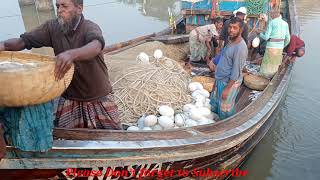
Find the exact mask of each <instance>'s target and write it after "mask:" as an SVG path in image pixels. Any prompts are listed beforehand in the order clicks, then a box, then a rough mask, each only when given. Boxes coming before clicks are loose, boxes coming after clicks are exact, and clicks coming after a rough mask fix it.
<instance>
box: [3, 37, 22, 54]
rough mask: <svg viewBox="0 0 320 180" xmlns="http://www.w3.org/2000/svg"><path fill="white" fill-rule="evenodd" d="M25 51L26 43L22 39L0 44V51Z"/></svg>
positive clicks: (9, 40)
mask: <svg viewBox="0 0 320 180" xmlns="http://www.w3.org/2000/svg"><path fill="white" fill-rule="evenodd" d="M23 49H25V43H24V41H23V40H22V39H21V38H14V39H8V40H6V41H3V42H0V51H21V50H23Z"/></svg>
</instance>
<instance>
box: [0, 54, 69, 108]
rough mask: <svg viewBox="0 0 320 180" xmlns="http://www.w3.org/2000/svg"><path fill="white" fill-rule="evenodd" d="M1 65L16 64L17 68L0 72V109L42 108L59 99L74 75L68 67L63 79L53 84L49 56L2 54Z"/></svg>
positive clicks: (53, 63)
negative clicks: (37, 105) (6, 63)
mask: <svg viewBox="0 0 320 180" xmlns="http://www.w3.org/2000/svg"><path fill="white" fill-rule="evenodd" d="M5 62H10V63H11V64H13V63H16V64H18V65H19V67H17V68H16V67H11V68H10V67H7V68H6V67H1V68H0V84H1V85H0V107H20V106H27V105H35V104H42V103H45V102H48V101H50V100H52V99H54V98H56V97H59V96H60V95H61V94H62V93H63V92H64V91H65V90H66V89H67V87H68V86H69V84H70V83H71V80H72V77H73V73H74V67H72V68H71V69H70V70H69V71H68V72H67V73H66V74H65V76H64V78H62V79H61V80H59V81H55V76H54V69H55V62H54V59H53V57H51V56H44V55H38V54H31V53H23V52H8V51H2V52H0V63H2V65H3V63H5ZM11 64H10V66H11ZM20 65H21V66H20Z"/></svg>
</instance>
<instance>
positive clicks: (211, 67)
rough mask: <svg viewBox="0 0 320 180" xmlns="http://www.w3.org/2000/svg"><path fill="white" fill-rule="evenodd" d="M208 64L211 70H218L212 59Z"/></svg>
mask: <svg viewBox="0 0 320 180" xmlns="http://www.w3.org/2000/svg"><path fill="white" fill-rule="evenodd" d="M207 65H208V66H209V69H210V71H211V72H215V71H216V65H214V64H213V62H212V61H209V62H207Z"/></svg>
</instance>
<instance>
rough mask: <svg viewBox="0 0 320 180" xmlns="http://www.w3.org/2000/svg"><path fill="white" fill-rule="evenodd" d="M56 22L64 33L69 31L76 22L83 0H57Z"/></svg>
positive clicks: (80, 12)
mask: <svg viewBox="0 0 320 180" xmlns="http://www.w3.org/2000/svg"><path fill="white" fill-rule="evenodd" d="M56 6H57V14H58V22H59V24H60V26H61V29H62V31H63V32H64V33H67V32H69V31H70V30H72V29H73V28H74V26H75V25H76V23H77V22H78V20H79V18H80V16H81V14H82V10H83V0H57V1H56Z"/></svg>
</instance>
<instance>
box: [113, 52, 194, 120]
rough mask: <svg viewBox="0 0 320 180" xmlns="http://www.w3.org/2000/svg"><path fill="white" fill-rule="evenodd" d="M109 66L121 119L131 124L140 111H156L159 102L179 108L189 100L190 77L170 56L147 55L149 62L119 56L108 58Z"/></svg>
mask: <svg viewBox="0 0 320 180" xmlns="http://www.w3.org/2000/svg"><path fill="white" fill-rule="evenodd" d="M109 67H111V69H110V70H109V73H110V77H111V78H110V80H111V84H112V87H113V91H114V95H115V98H116V103H117V105H118V107H119V111H120V120H121V122H122V123H127V124H134V123H135V122H136V121H137V119H138V118H140V117H141V116H142V115H150V114H154V115H155V114H157V111H158V107H159V106H160V105H169V106H171V107H173V108H174V109H175V110H181V109H182V107H183V105H184V104H186V103H189V102H190V101H191V98H190V96H189V95H188V94H189V92H188V84H189V82H190V77H189V75H188V74H187V73H186V72H185V71H184V69H183V68H182V67H181V66H180V65H179V63H177V62H176V61H174V60H172V59H170V58H167V57H163V58H161V59H160V60H156V59H154V58H150V63H149V64H145V63H142V62H139V61H135V60H132V59H126V60H124V59H122V60H118V61H111V62H110V66H109Z"/></svg>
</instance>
